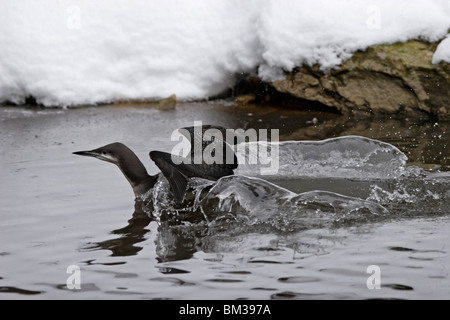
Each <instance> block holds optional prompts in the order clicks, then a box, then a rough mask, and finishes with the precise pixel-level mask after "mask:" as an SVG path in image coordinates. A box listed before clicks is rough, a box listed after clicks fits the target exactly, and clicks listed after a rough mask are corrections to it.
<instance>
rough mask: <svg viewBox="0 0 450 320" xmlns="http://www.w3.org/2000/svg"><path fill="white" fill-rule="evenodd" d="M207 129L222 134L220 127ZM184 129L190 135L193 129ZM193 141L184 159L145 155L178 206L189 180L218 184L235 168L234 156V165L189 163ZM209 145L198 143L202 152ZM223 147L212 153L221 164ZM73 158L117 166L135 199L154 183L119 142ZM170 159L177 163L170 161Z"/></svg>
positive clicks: (223, 162) (192, 154) (159, 154)
mask: <svg viewBox="0 0 450 320" xmlns="http://www.w3.org/2000/svg"><path fill="white" fill-rule="evenodd" d="M207 127H208V128H216V129H218V130H224V129H223V128H221V127H215V126H214V127H213V126H207ZM186 129H188V130H190V131H191V132H193V127H189V128H186ZM202 132H203V131H202ZM194 139H198V137H197V138H195V137H194V138H192V139H191V153H190V154H189V155H188V157H187V158H181V157H178V159H177V156H174V155H172V154H170V153H167V152H162V151H151V152H150V154H149V155H150V158H151V159H152V160H153V161H154V162H155V164H156V166H157V167H158V168H159V169H160V170H161V172H162V174H163V175H164V176H165V177H166V179H167V180H168V181H169V184H170V188H171V191H172V193H173V195H174V197H175V199H176V200H177V201H178V202H181V201H183V198H184V195H185V193H186V189H187V184H188V180H189V179H190V178H194V177H198V178H203V179H207V180H218V179H219V178H221V177H224V176H228V175H233V174H234V171H233V170H234V169H236V168H237V159H236V156H234V159H235V161H234V163H231V164H227V163H226V161H219V163H205V162H204V161H202V162H201V163H193V162H192V161H191V160H193V157H194V147H193V143H194ZM210 143H211V141H209V142H208V141H206V142H202V149H203V150H204V148H205V147H207V146H208V145H210ZM223 143H224V145H223V148H218V149H217V151H214V152H218V153H219V156H220V157H221V158H222V160H224V159H225V156H226V155H225V151H226V148H229V146H225V142H223ZM73 154H76V155H80V156H89V157H94V158H97V159H99V160H103V161H106V162H111V163H113V164H115V165H117V166H118V167H119V169H120V170H121V171H122V173H123V175H124V176H125V178H126V179H127V180H128V182H129V183H130V185H131V187H132V188H133V191H134V194H135V196H136V197H138V196H141V195H143V194H145V193H147V191H148V190H150V189H151V188H153V186H154V185H155V183H156V182H157V180H158V175H154V176H152V175H149V174H148V172H147V169H146V168H145V166H144V165H143V164H142V162H141V161H140V160H139V158H138V157H137V156H136V154H135V153H134V152H133V151H131V150H130V149H129V148H128V147H127V146H125V145H124V144H122V143H120V142H114V143H111V144H108V145H105V146H103V147H100V148H97V149H94V150H90V151H77V152H74V153H73ZM174 159H175V160H177V161H174Z"/></svg>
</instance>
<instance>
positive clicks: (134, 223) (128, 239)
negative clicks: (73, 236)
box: [84, 206, 152, 257]
mask: <svg viewBox="0 0 450 320" xmlns="http://www.w3.org/2000/svg"><path fill="white" fill-rule="evenodd" d="M138 207H139V206H138ZM151 221H152V219H151V218H150V217H149V216H148V215H147V214H146V213H145V212H143V211H141V210H137V211H135V212H134V213H133V216H132V218H131V219H130V220H128V224H127V225H126V226H125V227H123V228H120V229H117V230H113V231H111V234H113V235H118V236H119V237H118V238H114V239H108V240H105V241H101V242H96V243H88V244H86V245H85V247H84V250H110V251H111V256H113V257H114V256H133V255H136V254H138V252H139V251H141V250H142V247H140V246H137V244H138V243H140V242H143V241H145V240H146V236H145V235H146V234H147V233H148V232H149V230H147V229H146V227H147V226H148V224H149V223H150V222H151Z"/></svg>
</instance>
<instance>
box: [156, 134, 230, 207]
mask: <svg viewBox="0 0 450 320" xmlns="http://www.w3.org/2000/svg"><path fill="white" fill-rule="evenodd" d="M179 131H180V133H181V134H183V135H184V136H186V138H188V140H189V141H190V143H191V152H190V154H189V155H188V156H187V157H186V158H181V157H178V156H175V155H172V154H170V153H167V152H161V151H151V152H150V158H151V159H152V160H153V161H154V162H155V164H156V165H157V166H158V168H159V169H160V170H161V172H162V174H163V175H164V177H166V179H167V180H168V181H169V184H170V188H171V190H172V192H173V195H174V196H175V199H176V200H177V201H179V202H181V201H182V200H183V198H184V194H185V193H186V188H187V184H188V180H189V178H193V177H198V178H203V179H208V180H217V179H220V178H221V177H224V176H229V175H233V174H234V171H233V170H234V169H236V168H237V167H238V163H237V157H236V155H235V153H234V150H233V149H232V148H231V147H230V146H229V145H228V144H227V143H226V142H225V141H224V140H225V138H226V129H224V128H222V127H218V126H212V125H204V126H202V127H201V128H200V127H186V128H181V129H179ZM219 133H220V134H219ZM213 143H214V145H211V144H213ZM196 144H197V149H200V148H201V152H199V153H200V156H201V157H203V156H204V153H205V155H206V154H207V153H208V152H209V151H210V152H211V154H210V156H211V158H210V159H217V160H219V161H217V162H212V163H206V162H205V161H204V159H203V158H201V161H198V163H196V161H195V156H196V155H195V151H196V150H195V148H194V146H195V145H196ZM206 148H208V149H206ZM205 150H206V152H205ZM231 156H232V157H231ZM227 157H228V158H233V160H231V159H227ZM174 159H177V160H178V161H176V163H175V162H174ZM227 160H228V161H227ZM200 162H201V163H200Z"/></svg>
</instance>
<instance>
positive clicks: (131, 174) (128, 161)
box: [117, 151, 157, 197]
mask: <svg viewBox="0 0 450 320" xmlns="http://www.w3.org/2000/svg"><path fill="white" fill-rule="evenodd" d="M130 152H131V151H130ZM117 166H118V167H119V168H120V170H121V171H122V173H123V175H124V176H125V178H127V180H128V182H129V183H130V185H131V187H132V188H133V191H134V194H135V196H136V197H137V196H140V195H142V194H145V193H146V192H147V191H148V190H149V189H150V188H152V187H153V186H154V184H155V183H156V180H157V178H156V177H154V176H150V175H149V174H148V173H147V169H145V167H144V165H143V164H142V162H141V161H140V160H139V158H138V157H137V156H136V155H135V154H134V153H133V152H131V153H130V154H128V155H127V157H125V158H123V159H121V160H120V161H119V163H118V164H117Z"/></svg>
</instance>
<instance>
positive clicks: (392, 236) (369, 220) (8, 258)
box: [0, 103, 450, 299]
mask: <svg viewBox="0 0 450 320" xmlns="http://www.w3.org/2000/svg"><path fill="white" fill-rule="evenodd" d="M194 121H203V123H204V124H217V125H222V126H224V127H230V128H245V129H248V128H255V129H264V128H266V129H279V130H280V138H281V140H282V141H302V140H312V141H318V140H324V139H329V138H335V137H346V138H342V139H343V140H332V141H331V143H329V142H327V143H325V144H324V143H319V144H317V145H316V144H313V145H310V144H308V143H306V144H305V143H304V142H299V143H294V142H287V143H285V144H284V145H283V147H282V149H281V151H282V152H285V153H283V154H284V159H285V160H286V163H284V164H282V168H281V171H280V172H281V173H280V174H279V175H278V176H271V177H261V176H258V175H253V174H252V171H251V170H250V169H245V168H244V169H240V170H241V171H239V172H238V177H235V178H232V179H223V180H222V181H220V182H219V183H218V184H216V185H215V186H213V189H212V190H213V191H212V192H210V193H208V196H206V197H205V198H204V200H202V202H201V203H200V204H199V205H200V206H203V209H204V214H205V219H208V222H206V221H201V222H198V223H194V224H190V223H184V224H181V225H176V226H174V225H168V224H167V223H165V222H162V221H159V220H158V219H157V218H158V217H160V216H159V215H158V214H157V215H156V219H155V218H154V219H150V218H149V217H148V216H147V214H146V212H148V211H146V210H144V211H142V210H141V209H142V208H140V207H139V206H138V205H137V207H136V209H137V210H135V202H134V195H133V192H132V190H131V188H130V186H129V185H128V183H127V181H126V180H125V179H124V178H123V176H122V174H121V172H120V171H119V170H118V169H117V168H116V167H114V166H113V165H111V164H108V163H104V162H100V161H98V160H95V159H89V158H81V157H77V156H74V155H72V152H73V151H78V150H87V149H92V148H95V147H99V146H102V145H105V144H108V143H111V142H114V141H120V142H123V143H125V144H126V145H128V146H129V147H130V148H131V149H132V150H134V151H135V152H136V153H137V155H138V156H139V158H140V159H141V160H142V162H143V163H144V164H145V165H146V167H147V168H148V171H149V173H150V174H155V173H157V172H158V170H157V168H156V166H155V165H154V164H153V163H152V161H151V160H150V159H149V157H148V152H149V151H150V150H161V151H167V152H170V151H171V149H172V147H173V146H174V145H175V144H176V142H173V141H171V140H170V137H171V134H172V132H173V131H174V130H175V129H177V128H180V127H186V126H192V125H193V123H194ZM448 130H449V122H445V121H432V120H417V119H405V118H403V119H397V120H396V119H391V118H383V119H349V118H348V117H346V116H340V115H332V114H331V115H330V114H320V113H308V112H301V111H293V110H286V109H281V110H280V109H275V108H268V107H260V106H255V107H252V106H250V107H245V108H238V107H233V106H224V105H223V104H221V103H209V104H203V103H192V104H189V103H183V104H179V105H178V106H177V109H176V110H172V111H161V110H156V109H152V108H145V107H142V106H136V107H133V106H129V107H126V108H124V107H86V108H77V109H69V110H63V109H36V108H20V107H1V108H0V177H1V183H0V299H161V298H169V299H239V298H246V299H334V298H339V299H371V298H400V299H448V298H450V285H449V284H450V281H449V271H450V256H449V248H450V237H449V230H450V209H449V208H450V199H449V198H450V192H449V189H450V188H449V186H450V174H449V170H450V160H449V149H448V143H449V141H450V139H449V137H450V135H449V131H448ZM349 136H350V137H349ZM354 136H362V137H367V138H371V139H375V140H364V139H363V138H359V137H354ZM385 143H388V144H389V145H388V144H385ZM340 144H345V146H346V149H345V151H342V150H341V149H340ZM308 148H310V149H311V150H312V151H311V152H312V153H314V152H316V155H313V156H311V157H312V158H308V155H307V154H306V151H305V150H310V149H308ZM349 148H350V149H349ZM365 148H368V149H367V150H368V151H367V150H366V149H365ZM397 148H398V149H397ZM296 150H297V151H298V150H302V151H301V159H300V160H301V161H300V160H299V161H297V160H298V159H299V157H300V155H299V154H300V153H298V154H297V153H295V152H296ZM366 151H367V152H368V153H367V154H368V155H369V156H367V157H366V158H364V157H363V156H361V155H363V154H364V152H366ZM299 152H300V151H299ZM323 154H325V155H327V157H326V158H324V159H322V158H320V159H318V157H319V156H320V155H323ZM355 154H356V156H355ZM291 156H292V157H291ZM404 156H406V157H407V160H406V164H405V163H404V162H405V161H404V160H403V159H406V157H405V158H403V157H404ZM290 157H291V158H292V159H291V160H289V159H288V158H290ZM246 176H249V177H246ZM166 187H167V186H166V185H164V182H161V184H160V185H158V188H160V189H158V190H159V193H158V192H155V194H154V196H155V199H161V197H164V194H165V193H164V190H165V189H164V188H166ZM158 190H157V191H158ZM164 201H165V200H164V199H163V201H162V202H160V205H167V204H165V203H164ZM161 203H162V204H161ZM155 212H156V211H155ZM212 214H215V216H214V217H213V216H212ZM217 214H221V216H220V217H219V218H216V217H217ZM200 220H201V219H200ZM72 265H75V266H78V267H79V269H80V275H81V290H76V289H73V290H71V289H69V288H68V287H67V285H66V281H67V279H68V277H69V276H70V275H71V274H68V273H67V269H68V267H69V266H72ZM372 265H376V266H378V267H379V270H380V280H381V289H374V290H370V289H368V286H367V280H368V278H369V277H370V276H371V273H367V269H368V267H369V266H372Z"/></svg>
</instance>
